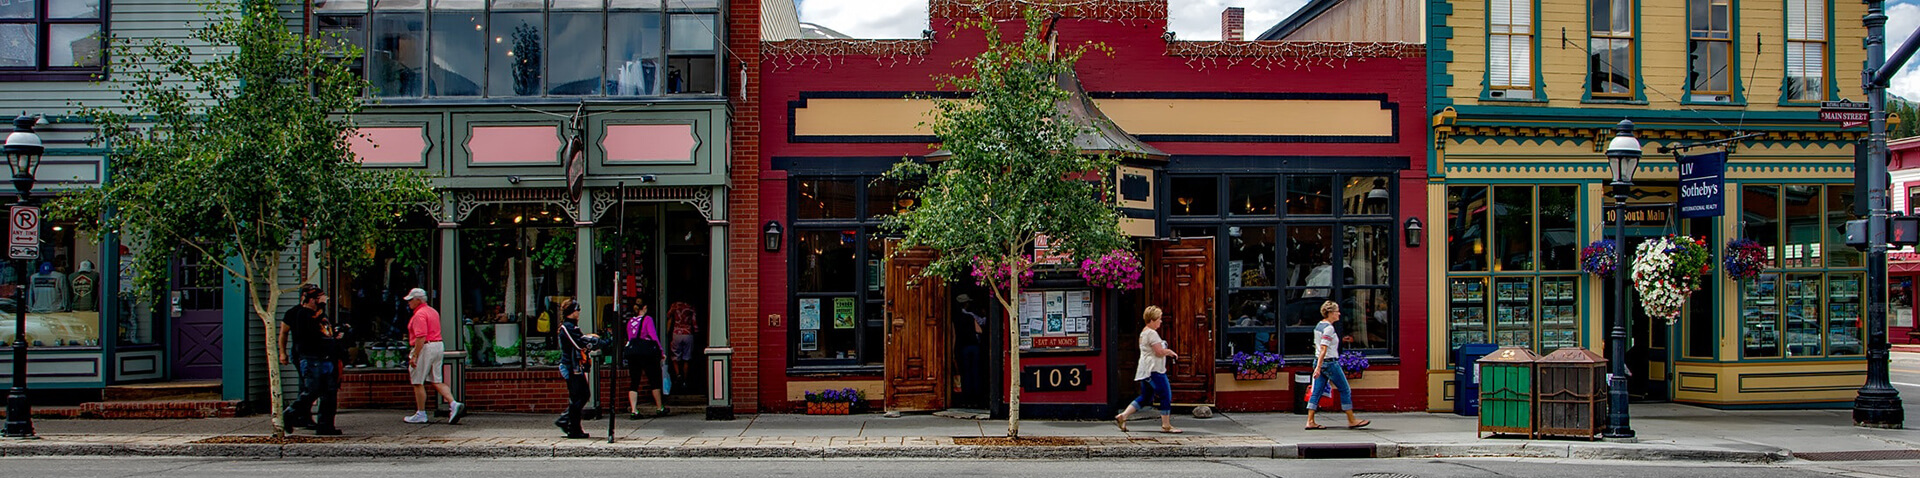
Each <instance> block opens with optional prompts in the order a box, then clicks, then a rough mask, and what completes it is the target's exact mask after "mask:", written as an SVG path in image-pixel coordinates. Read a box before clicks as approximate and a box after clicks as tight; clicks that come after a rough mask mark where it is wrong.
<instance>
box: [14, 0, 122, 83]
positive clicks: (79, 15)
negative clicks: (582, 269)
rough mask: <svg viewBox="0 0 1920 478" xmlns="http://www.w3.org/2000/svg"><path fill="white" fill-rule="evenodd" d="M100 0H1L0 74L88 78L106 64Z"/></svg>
mask: <svg viewBox="0 0 1920 478" xmlns="http://www.w3.org/2000/svg"><path fill="white" fill-rule="evenodd" d="M105 8H106V1H105V0H59V1H20V0H16V1H12V2H7V3H5V4H0V78H6V79H10V80H20V81H48V80H75V81H79V80H92V79H94V76H95V75H97V74H100V73H104V72H105V66H106V38H107V34H106V27H107V23H106V15H104V11H105Z"/></svg>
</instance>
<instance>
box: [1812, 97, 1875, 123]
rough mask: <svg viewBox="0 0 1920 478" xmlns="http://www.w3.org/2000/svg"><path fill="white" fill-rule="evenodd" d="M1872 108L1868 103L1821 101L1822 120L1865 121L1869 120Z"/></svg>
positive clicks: (1840, 121) (1839, 121) (1841, 121)
mask: <svg viewBox="0 0 1920 478" xmlns="http://www.w3.org/2000/svg"><path fill="white" fill-rule="evenodd" d="M1870 111H1871V110H1870V108H1869V107H1868V105H1867V104H1866V103H1856V102H1852V101H1846V100H1841V101H1822V102H1820V121H1832V122H1838V123H1864V122H1866V121H1867V120H1868V114H1869V112H1870Z"/></svg>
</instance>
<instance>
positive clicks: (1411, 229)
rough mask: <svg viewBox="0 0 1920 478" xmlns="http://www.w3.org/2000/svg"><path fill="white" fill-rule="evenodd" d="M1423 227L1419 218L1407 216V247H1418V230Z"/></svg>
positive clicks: (1423, 228)
mask: <svg viewBox="0 0 1920 478" xmlns="http://www.w3.org/2000/svg"><path fill="white" fill-rule="evenodd" d="M1425 229H1426V227H1425V226H1423V225H1421V224H1420V218H1417V217H1411V216H1409V217H1407V247H1420V232H1421V231H1422V230H1425Z"/></svg>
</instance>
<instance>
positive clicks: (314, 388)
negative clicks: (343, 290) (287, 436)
mask: <svg viewBox="0 0 1920 478" xmlns="http://www.w3.org/2000/svg"><path fill="white" fill-rule="evenodd" d="M326 304H327V294H326V292H323V291H321V290H320V288H319V287H315V286H314V285H312V284H307V285H302V286H300V305H297V306H294V307H293V308H291V309H287V314H286V316H285V317H284V318H282V319H281V320H280V342H281V343H285V344H288V345H289V346H291V347H292V349H293V350H292V353H288V354H281V355H280V363H289V360H288V357H297V358H298V359H299V361H300V362H299V363H300V398H298V399H295V400H294V401H293V404H292V405H290V406H288V407H287V410H286V411H285V412H284V413H282V416H283V417H284V418H283V419H284V420H285V427H286V431H287V432H288V433H292V432H293V428H294V427H298V426H310V427H313V429H314V433H315V434H318V435H339V434H340V429H338V428H334V427H333V415H334V411H335V410H336V409H337V407H338V405H337V400H336V396H337V395H338V393H339V391H340V358H341V357H342V355H343V354H342V353H340V349H339V340H340V338H341V337H344V336H346V331H345V330H343V328H340V327H335V325H334V323H333V320H332V319H331V318H329V317H327V313H326V310H325V308H326ZM316 401H317V402H319V404H320V417H319V422H317V423H316V422H314V421H313V418H312V410H313V405H314V402H316Z"/></svg>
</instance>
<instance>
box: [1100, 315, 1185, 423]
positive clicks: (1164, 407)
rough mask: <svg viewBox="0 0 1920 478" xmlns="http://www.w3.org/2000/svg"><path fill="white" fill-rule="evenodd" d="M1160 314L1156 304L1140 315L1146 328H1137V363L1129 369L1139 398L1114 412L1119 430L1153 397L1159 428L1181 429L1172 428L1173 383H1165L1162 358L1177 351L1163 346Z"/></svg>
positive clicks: (1165, 362)
mask: <svg viewBox="0 0 1920 478" xmlns="http://www.w3.org/2000/svg"><path fill="white" fill-rule="evenodd" d="M1161 314H1162V312H1161V311H1160V307H1159V306H1152V305H1150V306H1147V310H1146V312H1142V313H1141V314H1140V319H1141V320H1144V321H1146V322H1147V326H1146V328H1142V329H1140V362H1139V365H1138V366H1137V367H1135V368H1134V372H1133V381H1135V382H1139V383H1140V397H1139V398H1135V399H1133V402H1132V403H1128V404H1127V411H1124V412H1120V414H1119V415H1114V417H1113V422H1114V423H1115V424H1118V425H1120V431H1123V432H1124V431H1127V416H1129V415H1133V412H1135V411H1138V410H1140V409H1141V408H1142V407H1146V406H1150V405H1153V400H1154V398H1155V397H1158V398H1159V400H1160V431H1161V432H1164V433H1180V432H1182V431H1183V430H1180V429H1178V428H1174V427H1173V385H1172V384H1169V383H1167V360H1166V359H1167V358H1169V357H1179V356H1180V354H1177V353H1174V352H1173V349H1169V348H1167V341H1165V340H1161V339H1160V332H1159V329H1160V315H1161Z"/></svg>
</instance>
